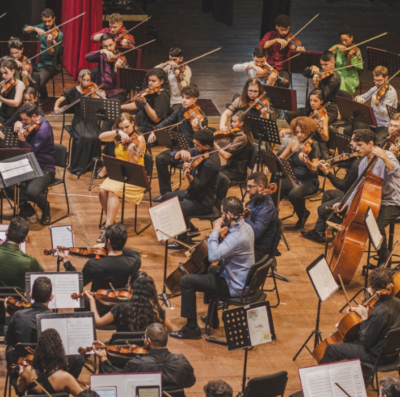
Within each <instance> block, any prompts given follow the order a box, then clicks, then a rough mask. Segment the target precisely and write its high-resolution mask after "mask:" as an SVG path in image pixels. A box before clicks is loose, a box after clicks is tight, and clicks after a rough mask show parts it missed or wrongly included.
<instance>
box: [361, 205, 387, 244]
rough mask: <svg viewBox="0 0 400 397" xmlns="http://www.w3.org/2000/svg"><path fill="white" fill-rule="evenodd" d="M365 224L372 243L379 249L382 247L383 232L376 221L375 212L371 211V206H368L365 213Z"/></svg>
mask: <svg viewBox="0 0 400 397" xmlns="http://www.w3.org/2000/svg"><path fill="white" fill-rule="evenodd" d="M365 226H366V228H367V230H368V231H369V236H370V238H371V242H372V245H373V246H374V248H375V249H376V250H378V249H379V248H380V247H381V244H382V241H383V237H382V235H381V232H380V231H379V227H378V224H377V222H376V219H375V217H374V214H373V213H372V211H371V208H368V211H367V213H366V214H365Z"/></svg>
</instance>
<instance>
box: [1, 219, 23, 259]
mask: <svg viewBox="0 0 400 397" xmlns="http://www.w3.org/2000/svg"><path fill="white" fill-rule="evenodd" d="M8 226H9V225H2V224H0V240H1V241H0V244H2V243H4V242H5V241H6V240H7V235H6V230H7V229H8ZM19 249H20V250H21V251H22V252H23V253H26V241H25V242H24V243H21V244H20V245H19Z"/></svg>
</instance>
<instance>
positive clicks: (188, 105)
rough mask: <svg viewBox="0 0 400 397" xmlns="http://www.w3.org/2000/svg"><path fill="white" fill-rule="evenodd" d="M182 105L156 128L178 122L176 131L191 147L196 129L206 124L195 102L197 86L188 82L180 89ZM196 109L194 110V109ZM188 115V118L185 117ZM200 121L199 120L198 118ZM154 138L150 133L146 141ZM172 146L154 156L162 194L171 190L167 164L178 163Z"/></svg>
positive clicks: (198, 94) (156, 200) (197, 95)
mask: <svg viewBox="0 0 400 397" xmlns="http://www.w3.org/2000/svg"><path fill="white" fill-rule="evenodd" d="M181 96H182V99H181V101H182V105H181V106H179V107H178V109H176V110H175V111H174V112H173V113H172V114H171V115H170V116H168V117H167V118H166V119H165V120H164V121H162V122H161V123H159V124H157V126H156V128H163V127H167V126H169V125H173V124H176V123H179V122H182V124H179V125H178V126H177V127H176V128H177V129H178V132H179V133H181V134H183V135H185V136H186V139H187V140H188V143H189V145H190V146H191V147H193V136H194V134H195V132H196V131H198V130H199V129H200V124H201V125H202V126H203V127H205V126H206V125H207V117H206V115H205V114H204V112H203V111H202V110H201V109H200V107H199V106H198V105H197V104H196V102H197V99H198V98H199V96H200V91H199V90H198V88H197V86H196V85H194V84H190V85H188V86H186V87H184V88H183V89H182V91H181ZM194 110H196V111H194ZM188 112H194V115H195V117H190V114H188ZM185 115H186V116H185ZM186 117H188V118H186ZM198 117H199V118H200V120H201V121H199V118H198ZM155 140H156V136H155V134H154V133H151V134H150V135H149V138H148V142H149V143H152V142H154V141H155ZM171 151H172V148H170V149H168V150H165V151H164V152H162V153H160V154H159V155H158V156H157V157H156V167H157V174H158V183H159V186H160V194H161V195H163V194H165V193H168V192H170V191H171V175H170V172H169V166H170V165H171V164H173V163H174V164H177V163H179V161H178V160H174V159H173V158H172V157H171ZM153 201H154V202H158V201H159V197H156V198H155V199H154V200H153Z"/></svg>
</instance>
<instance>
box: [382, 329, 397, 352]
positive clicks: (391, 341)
mask: <svg viewBox="0 0 400 397" xmlns="http://www.w3.org/2000/svg"><path fill="white" fill-rule="evenodd" d="M395 353H398V354H399V353H400V328H394V329H391V330H390V331H389V332H388V333H387V334H386V335H385V338H384V339H383V343H382V348H381V352H380V355H381V356H388V355H392V354H395Z"/></svg>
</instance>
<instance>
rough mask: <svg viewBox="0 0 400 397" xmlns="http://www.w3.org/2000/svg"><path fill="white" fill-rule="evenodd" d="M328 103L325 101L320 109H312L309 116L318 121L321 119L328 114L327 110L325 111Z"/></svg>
mask: <svg viewBox="0 0 400 397" xmlns="http://www.w3.org/2000/svg"><path fill="white" fill-rule="evenodd" d="M330 104H331V103H330V102H327V103H326V104H325V105H324V106H322V107H321V108H320V109H316V110H313V111H312V113H311V115H310V118H312V119H316V120H317V121H318V122H319V121H322V120H323V119H324V118H325V117H326V116H327V115H328V112H327V111H326V108H327V106H329V105H330Z"/></svg>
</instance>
